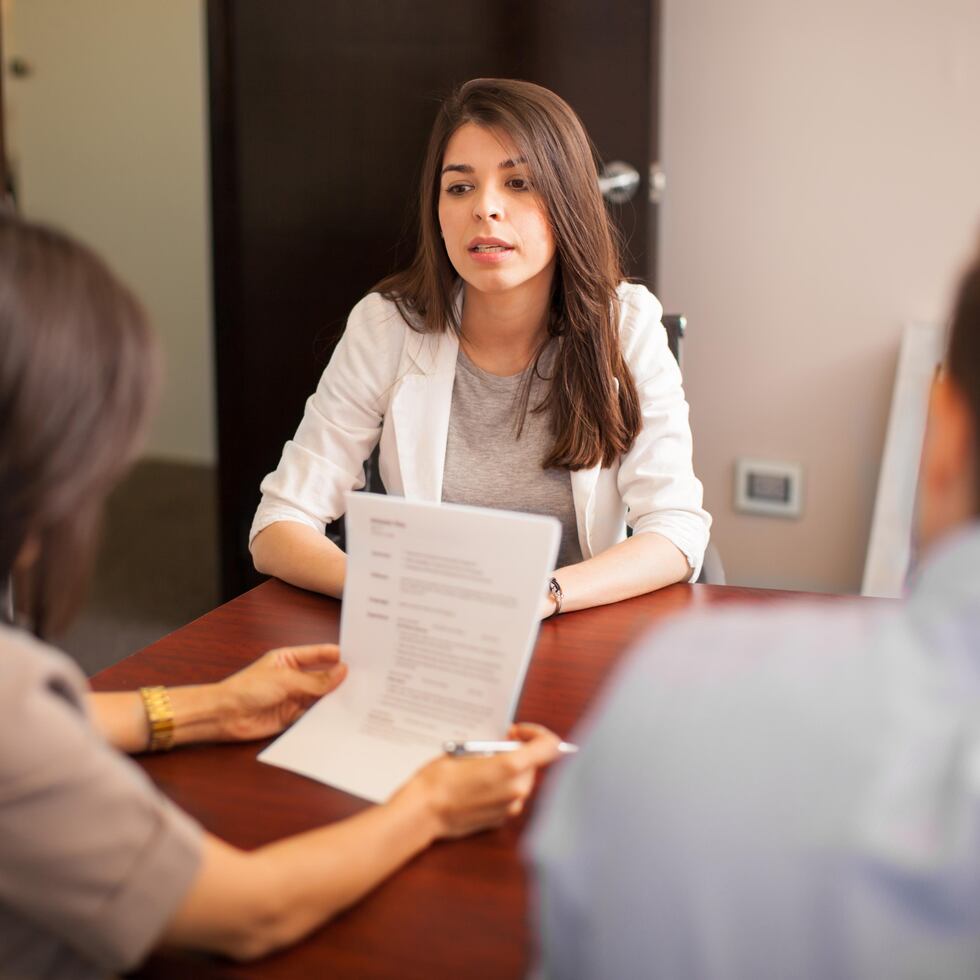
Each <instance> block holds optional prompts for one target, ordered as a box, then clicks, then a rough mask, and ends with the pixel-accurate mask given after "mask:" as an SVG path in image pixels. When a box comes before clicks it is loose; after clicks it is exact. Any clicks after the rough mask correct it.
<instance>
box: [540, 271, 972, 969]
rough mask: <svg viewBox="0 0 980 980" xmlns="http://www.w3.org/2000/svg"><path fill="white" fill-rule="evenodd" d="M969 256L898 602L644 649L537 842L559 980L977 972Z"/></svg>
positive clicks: (760, 620) (780, 613)
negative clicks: (915, 565) (914, 560)
mask: <svg viewBox="0 0 980 980" xmlns="http://www.w3.org/2000/svg"><path fill="white" fill-rule="evenodd" d="M978 502H980V258H978V260H977V262H976V263H975V264H974V265H973V267H972V268H971V269H970V270H969V271H968V272H967V274H966V276H965V277H964V279H963V282H962V285H961V287H960V292H959V296H958V300H957V303H956V307H955V312H954V316H953V323H952V328H951V333H950V342H949V350H948V354H947V362H946V366H945V369H944V372H943V374H942V375H941V376H940V377H939V378H938V379H937V381H936V383H935V385H934V388H933V391H932V394H931V398H930V406H929V421H928V425H927V432H926V437H925V443H924V448H923V453H922V462H921V470H920V484H919V499H918V514H917V525H918V526H917V534H918V541H919V544H920V545H921V548H922V555H923V562H922V564H921V566H920V568H919V570H918V571H917V573H916V575H915V578H914V582H913V584H912V587H911V589H910V594H909V595H908V597H907V599H906V600H904V601H901V602H889V601H874V602H872V601H850V602H833V603H828V602H820V601H817V600H814V601H811V602H809V603H803V602H801V603H799V604H796V603H794V604H792V605H781V606H780V607H779V608H778V609H774V608H772V607H771V606H764V607H753V606H743V607H735V608H732V607H727V608H724V609H719V610H717V611H711V612H708V613H702V614H700V615H698V614H696V615H693V616H690V617H682V618H679V619H677V620H675V621H673V622H672V623H671V624H669V625H668V626H666V627H665V628H663V629H661V630H659V631H658V632H657V633H656V634H655V635H652V636H649V637H648V638H647V639H646V640H645V641H644V642H642V643H641V644H640V648H639V649H638V650H636V651H635V653H634V655H633V656H632V657H631V658H630V659H629V661H628V662H627V663H626V665H625V666H624V668H623V669H622V670H621V671H620V672H619V674H618V676H617V677H616V679H615V680H614V682H613V683H612V684H611V685H610V687H609V689H608V690H607V692H606V693H605V695H604V696H603V698H602V700H601V703H600V705H599V707H598V709H597V710H596V711H595V712H594V714H593V716H592V718H591V719H590V720H589V721H588V722H587V723H586V724H585V726H584V731H583V732H581V733H580V734H579V737H578V739H577V740H581V741H582V742H583V745H584V747H583V750H582V752H581V753H580V754H579V756H578V757H577V758H576V759H575V760H573V761H572V762H571V763H570V764H568V765H567V766H565V767H563V769H562V771H561V772H560V773H557V774H556V777H555V780H554V781H553V783H552V784H551V785H550V787H549V793H548V795H547V797H546V800H545V803H544V805H543V808H542V810H541V812H540V815H539V818H538V820H537V822H536V824H535V826H534V828H533V830H532V834H531V837H530V845H529V853H530V856H531V861H532V863H533V865H534V869H535V872H536V876H537V893H536V896H537V897H536V908H535V912H536V924H537V930H538V936H539V949H540V963H539V972H540V974H541V975H542V976H545V977H549V978H585V977H590V978H596V980H613V978H615V980H630V978H633V977H658V978H660V977H664V978H691V980H693V978H697V980H716V978H745V980H763V978H769V977H778V978H780V980H786V978H797V977H800V978H802V977H806V978H819V980H835V978H884V977H887V978H890V980H892V978H903V977H928V978H947V977H974V978H975V977H980V519H978V513H980V507H978Z"/></svg>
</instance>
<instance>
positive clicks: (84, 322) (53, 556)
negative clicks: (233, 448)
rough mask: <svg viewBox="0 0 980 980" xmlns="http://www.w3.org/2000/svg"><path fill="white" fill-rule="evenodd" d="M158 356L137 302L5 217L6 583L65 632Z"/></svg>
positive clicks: (0, 254) (2, 441) (0, 524)
mask: <svg viewBox="0 0 980 980" xmlns="http://www.w3.org/2000/svg"><path fill="white" fill-rule="evenodd" d="M155 352H156V348H155V344H154V341H153V339H152V336H151V333H150V329H149V326H148V324H147V320H146V317H145V315H144V313H143V310H142V308H141V307H140V305H139V303H138V302H137V301H136V299H135V298H134V297H133V295H132V294H131V293H130V292H129V291H128V290H127V289H126V288H125V287H124V286H122V285H121V284H120V283H119V281H118V280H117V279H116V278H115V277H114V276H113V274H112V273H111V272H110V271H109V270H108V269H107V268H106V266H105V265H104V264H103V263H102V261H101V260H100V259H99V258H98V257H97V256H95V255H94V254H93V253H92V252H91V251H89V250H88V249H87V248H85V247H83V246H82V245H79V244H78V243H76V242H74V241H72V240H71V239H69V238H68V237H66V236H65V235H62V234H61V233H59V232H57V231H54V230H52V229H49V228H45V227H41V226H38V225H35V224H32V223H29V222H26V221H23V220H20V219H18V218H16V217H14V216H12V215H9V214H0V586H2V585H3V583H4V582H5V581H8V580H9V578H10V577H11V576H12V575H13V573H14V570H15V565H16V563H17V558H18V556H19V555H20V554H21V553H22V551H23V550H24V548H25V546H27V547H28V548H30V549H31V550H36V559H35V560H34V561H33V562H32V563H31V566H30V569H29V571H26V572H24V573H23V576H22V577H20V578H19V579H18V582H17V590H16V594H17V597H18V607H19V608H20V610H21V611H22V612H23V613H24V614H25V615H26V616H27V618H28V620H29V622H30V624H31V626H32V627H33V629H34V631H35V632H36V633H37V634H38V635H39V636H40V635H47V634H48V633H50V632H51V631H52V630H53V629H57V628H60V627H61V626H63V625H64V624H65V622H66V621H67V619H68V617H69V615H70V613H71V612H72V611H73V610H74V609H75V607H76V606H77V604H78V601H79V600H80V597H81V595H82V593H83V586H84V582H85V580H86V579H87V577H88V572H89V571H90V569H91V565H92V561H93V559H94V551H95V545H96V540H97V537H98V529H99V523H100V517H101V513H102V505H103V503H104V500H105V497H106V495H107V494H108V492H109V490H110V489H111V487H112V486H113V484H114V483H115V482H116V480H117V479H118V478H119V476H120V475H121V474H122V472H123V471H124V469H125V467H126V465H127V463H128V462H129V459H130V457H131V456H132V454H133V452H134V451H135V448H136V445H137V443H138V438H139V435H140V434H141V432H142V430H143V427H144V421H145V418H146V415H147V412H148V408H149V404H150V402H151V400H152V394H153V392H154V390H155V387H156V386H155V379H156V353H155Z"/></svg>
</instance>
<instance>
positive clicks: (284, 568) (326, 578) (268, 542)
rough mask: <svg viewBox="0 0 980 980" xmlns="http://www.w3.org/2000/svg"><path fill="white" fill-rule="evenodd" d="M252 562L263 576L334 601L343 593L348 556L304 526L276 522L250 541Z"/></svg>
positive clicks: (326, 539)
mask: <svg viewBox="0 0 980 980" xmlns="http://www.w3.org/2000/svg"><path fill="white" fill-rule="evenodd" d="M251 550H252V560H253V561H254V562H255V569H256V571H258V572H261V573H262V574H263V575H274V576H275V577H276V578H279V579H282V580H283V581H284V582H289V584H290V585H297V586H299V587H300V588H301V589H309V590H310V591H311V592H322V593H323V594H324V595H332V596H335V597H337V598H340V596H341V595H342V594H343V591H344V577H345V575H346V572H347V556H346V555H345V554H344V553H343V552H342V551H341V550H340V548H338V547H337V546H336V545H335V544H334V543H333V542H332V541H331V540H330V539H329V538H328V537H326V536H325V535H323V534H319V533H318V532H317V531H316V530H314V529H313V528H312V527H309V526H308V525H306V524H299V523H297V522H296V521H276V523H275V524H270V525H269V526H268V527H264V528H263V529H262V530H261V531H259V533H258V534H257V535H256V536H255V538H254V539H253V540H252V545H251Z"/></svg>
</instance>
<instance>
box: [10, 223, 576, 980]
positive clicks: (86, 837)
mask: <svg viewBox="0 0 980 980" xmlns="http://www.w3.org/2000/svg"><path fill="white" fill-rule="evenodd" d="M155 373H156V372H155V347H154V343H153V341H152V337H151V334H150V330H149V327H148V326H147V323H146V319H145V317H144V314H143V311H142V310H141V308H140V306H139V304H138V303H137V302H136V300H135V299H134V298H133V296H132V295H131V294H130V293H129V292H128V291H127V290H126V289H125V288H124V287H123V286H122V285H121V284H120V283H119V282H118V281H117V280H116V279H115V277H114V276H113V275H112V273H111V272H110V271H109V270H108V269H107V268H106V267H105V265H104V264H103V263H102V262H101V261H100V260H99V259H98V258H97V257H96V256H95V255H93V254H92V253H91V252H90V251H88V250H87V249H85V248H83V247H82V246H80V245H78V244H77V243H75V242H73V241H71V240H70V239H69V238H67V237H65V236H64V235H61V234H59V233H58V232H55V231H52V230H50V229H47V228H43V227H39V226H36V225H33V224H30V223H28V222H24V221H21V220H18V219H16V218H14V217H11V216H8V215H0V583H6V582H7V581H8V580H9V579H10V578H12V579H13V580H14V583H15V588H14V597H15V598H16V600H17V602H16V608H15V609H14V610H8V611H7V616H6V617H5V618H8V619H11V620H14V619H15V620H16V621H17V622H21V623H24V624H26V625H27V626H28V627H30V628H31V629H32V631H33V633H34V634H35V635H33V636H32V635H31V634H30V633H29V632H28V630H27V629H25V628H18V627H17V626H15V625H14V622H12V621H11V622H8V623H6V624H0V976H3V977H8V976H9V977H42V976H43V977H48V978H57V977H72V978H80V977H97V976H106V975H107V974H109V973H117V972H119V971H122V970H127V969H130V968H132V967H133V966H135V965H137V964H138V963H139V962H140V961H141V960H142V958H143V957H145V956H146V954H147V953H148V952H149V951H150V950H152V949H153V948H154V947H155V946H156V945H157V944H158V943H160V942H166V943H169V944H173V945H177V946H184V947H188V948H192V949H198V950H211V951H217V952H223V953H227V954H228V955H231V956H233V957H236V958H240V959H247V958H252V957H255V956H259V955H261V954H263V953H265V952H268V951H270V950H272V949H275V948H278V947H280V946H283V945H286V944H288V943H291V942H293V941H295V940H297V939H299V938H301V937H302V936H304V935H305V934H307V933H308V932H310V931H311V930H313V929H314V928H316V927H317V926H318V925H320V924H321V923H323V922H324V921H325V920H326V919H328V918H330V917H331V916H332V915H334V914H335V913H337V912H339V911H340V910H342V909H344V908H346V907H347V906H349V905H351V904H352V903H353V902H356V901H357V900H358V898H360V897H361V896H362V895H364V894H365V893H366V892H367V891H369V890H370V889H371V888H372V887H373V886H374V885H376V884H377V883H378V882H380V881H381V880H382V879H383V878H385V877H386V876H387V875H389V874H391V873H392V872H393V871H395V870H396V869H397V868H398V867H400V866H401V865H402V864H404V863H405V862H406V861H408V860H409V859H410V858H411V857H412V856H413V855H414V854H416V853H417V852H419V851H420V850H422V849H423V848H425V847H426V846H427V845H428V844H429V843H431V842H432V841H434V840H436V839H437V838H443V837H458V836H462V835H464V834H468V833H471V832H473V831H477V830H480V829H483V828H486V827H492V826H496V825H499V824H500V823H502V822H503V821H505V820H506V819H507V818H508V817H509V816H511V815H513V814H516V813H518V812H519V811H520V809H521V808H522V806H523V803H524V800H525V799H526V797H527V795H528V794H529V793H530V791H531V788H532V785H533V780H534V773H535V771H536V769H537V768H538V766H540V765H542V764H544V763H546V762H548V761H550V760H551V759H552V758H553V757H554V755H555V754H556V751H557V750H556V745H557V739H556V738H555V737H554V736H552V735H551V734H550V733H549V732H547V731H546V730H545V729H542V728H540V727H538V726H533V725H525V726H515V728H514V730H513V732H512V735H513V737H515V738H519V739H521V740H522V741H524V742H526V744H525V745H523V746H521V747H520V748H519V749H518V750H517V751H516V752H514V753H512V754H510V755H508V756H499V757H496V758H481V759H470V760H453V759H448V758H440V759H437V760H435V761H434V762H432V763H430V764H429V765H427V766H425V767H423V768H422V769H421V770H420V771H419V772H418V773H416V775H415V776H413V777H412V778H411V779H410V780H409V781H408V782H407V783H406V784H405V785H404V786H403V787H402V788H401V789H400V790H398V791H397V792H396V793H395V794H394V795H393V796H392V798H391V799H390V800H389V801H388V802H387V803H385V804H383V805H381V806H376V807H369V808H366V809H365V810H363V811H362V812H360V813H359V814H357V815H356V816H354V817H351V818H350V819H347V820H343V821H340V822H338V823H336V824H334V825H332V826H329V827H320V828H317V829H314V830H311V831H309V832H307V833H305V834H301V835H298V836H295V837H290V838H287V839H284V840H280V841H276V842H274V843H272V844H269V845H267V846H265V847H260V848H258V849H257V850H254V851H252V852H249V853H246V852H243V851H240V850H238V849H237V848H235V847H232V846H230V845H229V844H226V843H224V842H223V841H221V840H219V839H218V838H216V837H214V836H212V835H210V834H208V833H206V832H205V831H204V830H203V829H202V828H201V827H200V826H198V825H197V823H195V822H194V821H193V820H192V819H191V818H190V817H189V816H187V815H186V814H184V813H183V812H181V811H180V810H179V809H178V808H177V807H176V806H174V805H173V804H172V803H170V802H169V801H168V800H167V799H166V798H165V797H164V796H163V795H162V794H161V793H159V792H158V791H157V790H156V789H155V788H154V786H153V785H152V784H151V783H150V781H149V780H148V779H147V778H146V777H145V776H144V774H143V773H142V772H141V771H140V770H139V769H138V767H136V766H135V765H134V764H133V763H131V762H130V761H128V760H127V759H125V758H123V757H122V756H121V755H120V754H119V751H117V750H122V751H126V752H139V751H142V750H145V749H165V748H170V747H172V746H173V745H179V744H184V743H188V742H196V741H231V740H236V741H238V740H245V739H257V738H263V737H266V736H269V735H272V734H275V733H277V732H279V731H280V730H282V729H283V728H284V727H285V726H286V725H288V724H290V723H291V722H292V721H294V720H295V719H296V718H297V717H298V716H299V715H301V714H302V713H303V711H305V710H306V709H307V708H308V707H309V706H310V705H311V704H312V703H313V702H315V701H316V700H317V699H318V698H320V697H321V696H323V695H325V694H329V693H330V692H331V691H332V690H333V689H334V688H336V687H337V685H338V684H340V683H341V682H342V681H343V679H344V676H345V673H346V667H345V666H344V665H343V664H342V663H341V662H340V661H339V652H338V649H337V647H336V646H334V645H332V644H322V645H314V646H305V647H291V648H284V649H280V650H273V651H270V652H269V653H267V654H265V655H264V656H263V657H260V658H259V659H258V660H256V661H255V662H254V663H253V664H252V665H250V666H249V667H246V668H245V669H244V670H242V671H239V672H238V673H237V674H234V675H232V676H231V677H228V678H226V679H225V680H224V681H221V682H220V683H217V684H204V685H198V686H188V687H175V688H169V689H166V688H145V689H142V690H141V691H140V692H136V691H133V692H125V693H122V692H120V693H98V694H94V693H92V692H90V691H89V690H88V685H87V683H86V681H85V678H84V677H83V675H82V674H81V672H80V671H79V669H78V668H77V667H76V666H75V665H74V664H73V663H72V662H71V661H70V660H69V659H68V658H67V657H65V656H64V655H63V654H61V653H59V652H58V651H57V650H55V649H54V648H52V647H51V646H48V645H47V644H46V643H45V642H43V641H42V637H48V636H50V635H51V634H52V633H53V632H55V631H56V630H57V629H58V628H59V627H61V626H62V625H64V623H65V622H66V621H67V620H68V618H69V615H70V613H71V611H72V608H73V607H74V606H75V605H76V604H77V601H78V597H79V595H80V593H81V591H82V588H83V585H84V580H85V576H86V573H87V571H88V569H89V568H90V565H91V558H92V553H93V550H94V546H95V543H96V539H97V537H98V534H97V531H98V526H99V519H100V515H101V512H102V507H103V504H104V501H105V498H106V496H107V494H108V493H109V491H110V489H111V488H112V486H113V485H114V483H115V482H116V480H117V479H118V478H119V477H120V475H121V474H122V473H123V471H124V469H125V467H126V465H127V463H128V461H129V460H130V459H131V457H132V455H133V453H134V451H135V449H136V447H137V444H138V442H139V437H140V434H141V432H142V430H143V427H144V425H145V421H146V418H147V414H148V406H149V404H150V401H151V393H152V389H153V387H154V380H155Z"/></svg>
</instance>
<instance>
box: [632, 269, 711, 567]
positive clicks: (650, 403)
mask: <svg viewBox="0 0 980 980" xmlns="http://www.w3.org/2000/svg"><path fill="white" fill-rule="evenodd" d="M620 298H621V302H622V305H623V328H622V333H621V336H622V343H623V350H624V353H625V355H626V359H627V361H628V363H629V366H630V370H631V371H632V372H633V379H634V381H635V383H636V387H637V392H638V394H639V398H640V410H641V413H642V419H643V424H642V427H641V429H640V432H639V433H638V434H637V437H636V441H635V442H634V444H633V448H632V449H631V450H630V451H629V452H628V453H627V454H626V455H625V456H624V457H623V459H622V461H621V462H620V467H619V475H618V485H619V492H620V494H621V495H622V498H623V502H624V503H625V504H626V507H627V520H628V522H629V524H630V527H632V528H633V532H634V533H635V534H645V533H648V532H656V533H657V534H660V535H662V536H663V537H665V538H666V539H667V540H668V541H670V542H671V543H672V544H674V545H675V546H676V547H677V548H678V549H679V550H680V551H681V552H682V553H683V554H684V556H685V557H686V558H687V562H688V564H689V565H690V567H691V576H690V578H691V580H692V581H693V580H694V579H695V578H697V576H698V573H699V572H700V570H701V563H702V561H703V560H704V552H705V549H706V548H707V546H708V536H709V533H710V529H711V515H710V514H709V513H708V512H707V511H706V510H705V509H704V507H703V506H702V504H703V500H704V489H703V487H702V485H701V481H700V480H699V479H698V478H697V477H696V476H695V475H694V465H693V443H692V438H691V426H690V420H689V412H688V405H687V400H686V398H685V397H684V388H683V385H682V382H681V372H680V368H678V366H677V361H676V360H675V359H674V356H673V354H671V352H670V348H669V346H668V345H667V332H666V330H664V328H663V325H662V324H661V322H660V317H661V314H662V309H661V306H660V304H659V303H658V302H657V300H656V298H655V297H654V296H653V295H652V294H651V293H650V292H649V291H648V290H646V289H645V288H644V287H642V286H634V285H628V286H626V287H624V290H623V291H622V292H621V297H620Z"/></svg>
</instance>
